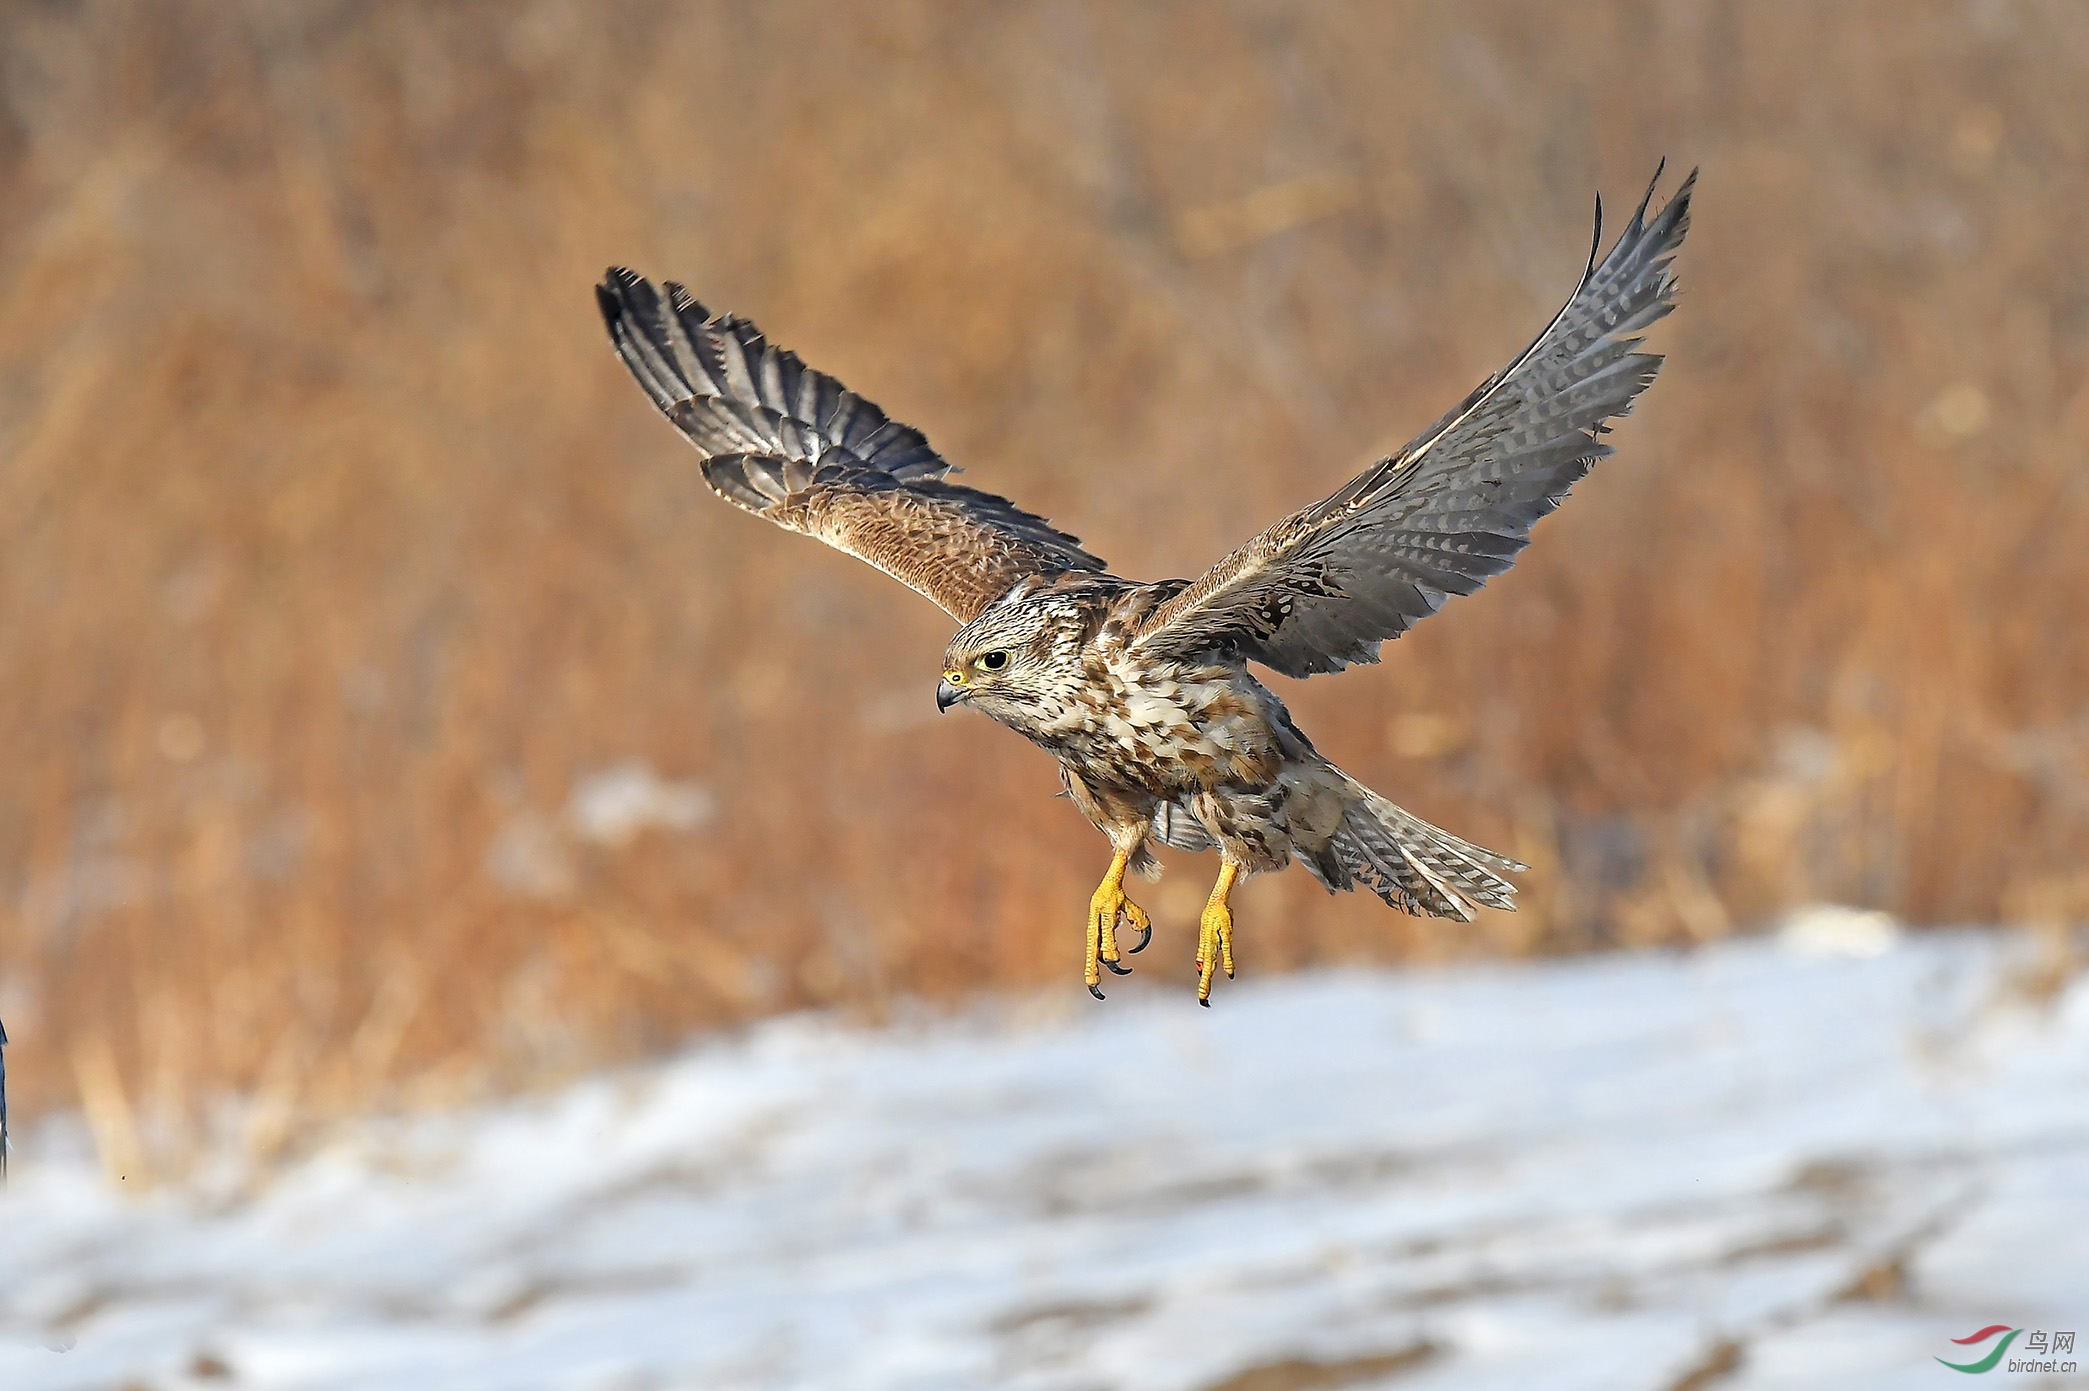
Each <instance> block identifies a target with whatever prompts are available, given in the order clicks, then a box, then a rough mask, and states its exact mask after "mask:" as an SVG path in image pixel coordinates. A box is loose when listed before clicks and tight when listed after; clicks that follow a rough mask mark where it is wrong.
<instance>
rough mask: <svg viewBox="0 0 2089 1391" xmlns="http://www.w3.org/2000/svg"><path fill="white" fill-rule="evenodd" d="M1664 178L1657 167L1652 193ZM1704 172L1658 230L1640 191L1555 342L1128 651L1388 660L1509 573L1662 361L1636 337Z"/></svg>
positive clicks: (1318, 665)
mask: <svg viewBox="0 0 2089 1391" xmlns="http://www.w3.org/2000/svg"><path fill="white" fill-rule="evenodd" d="M1660 179H1661V174H1660V171H1659V170H1657V171H1655V174H1654V184H1658V183H1659V182H1660ZM1696 181H1697V174H1696V172H1695V171H1694V170H1693V171H1692V172H1691V174H1690V176H1689V177H1688V178H1687V179H1685V180H1684V181H1683V183H1682V186H1681V187H1680V188H1678V189H1677V191H1676V194H1675V196H1674V197H1673V198H1672V199H1670V200H1669V202H1668V205H1667V206H1666V207H1664V208H1663V209H1661V211H1660V212H1659V213H1657V214H1655V216H1654V217H1653V218H1652V220H1651V221H1649V220H1648V217H1647V209H1648V207H1649V206H1650V204H1651V203H1652V201H1653V196H1654V184H1650V185H1649V186H1648V188H1647V193H1646V197H1645V198H1643V199H1642V200H1641V201H1640V204H1639V208H1638V210H1637V211H1636V212H1635V213H1634V214H1633V215H1632V221H1631V223H1630V224H1629V225H1628V226H1627V227H1626V229H1625V231H1624V233H1623V235H1622V236H1620V237H1619V238H1618V241H1617V244H1616V245H1615V246H1614V247H1612V248H1611V251H1610V254H1609V255H1608V256H1606V257H1604V258H1603V259H1602V261H1601V262H1600V263H1598V261H1597V259H1596V251H1597V249H1599V248H1600V247H1601V244H1602V226H1603V211H1602V204H1601V202H1600V200H1599V201H1598V203H1597V207H1596V237H1595V242H1594V245H1592V247H1591V248H1590V253H1589V265H1588V269H1587V270H1586V271H1585V272H1584V273H1583V276H1582V280H1581V284H1580V285H1579V286H1578V287H1576V289H1575V292H1574V294H1573V295H1572V296H1571V297H1570V298H1569V299H1568V301H1567V303H1566V305H1565V306H1564V307H1563V308H1562V309H1561V310H1560V312H1559V313H1558V315H1556V316H1555V317H1554V318H1553V320H1552V322H1551V323H1550V324H1548V325H1547V326H1546V328H1545V331H1544V332H1543V333H1541V334H1539V335H1538V337H1537V338H1536V339H1534V340H1533V341H1532V342H1531V345H1530V346H1529V347H1528V348H1526V349H1524V350H1523V352H1521V353H1519V354H1518V355H1517V356H1516V357H1515V358H1514V359H1513V360H1512V361H1511V362H1510V363H1509V364H1508V366H1506V367H1504V368H1503V369H1502V370H1501V371H1499V372H1497V373H1495V374H1494V375H1493V376H1491V377H1489V378H1488V379H1487V380H1486V381H1485V382H1483V383H1481V384H1480V386H1479V387H1478V389H1476V390H1475V391H1474V392H1473V393H1472V394H1471V395H1470V396H1468V397H1466V398H1465V400H1464V401H1462V402H1460V403H1459V404H1458V406H1457V407H1456V408H1454V409H1453V410H1452V411H1451V412H1450V413H1449V414H1447V415H1445V416H1444V417H1443V418H1442V419H1441V420H1439V421H1437V422H1436V424H1434V425H1432V426H1431V427H1430V428H1429V429H1427V430H1425V431H1423V432H1422V433H1421V434H1420V435H1419V436H1417V437H1416V438H1415V439H1414V441H1413V442H1412V443H1410V444H1409V445H1408V446H1407V447H1406V448H1404V449H1402V450H1400V451H1399V452H1398V453H1396V454H1393V455H1391V456H1390V457H1388V458H1386V459H1383V460H1381V461H1380V462H1378V463H1377V464H1374V465H1373V466H1372V467H1371V468H1369V469H1366V470H1365V471H1364V472H1363V473H1361V474H1359V475H1358V476H1357V477H1356V478H1354V479H1352V480H1350V482H1349V483H1347V484H1345V485H1344V486H1343V487H1342V488H1341V489H1339V490H1338V491H1336V492H1335V493H1334V494H1333V495H1332V496H1330V497H1328V498H1326V499H1323V500H1322V501H1320V502H1318V503H1315V504H1314V505H1312V506H1311V507H1307V508H1305V509H1303V510H1301V511H1298V512H1294V513H1292V514H1291V515H1290V516H1288V517H1285V518H1283V519H1282V520H1280V521H1278V522H1277V523H1275V524H1274V525H1273V526H1271V527H1269V528H1268V529H1267V530H1266V531H1264V532H1263V533H1262V534H1261V535H1259V536H1257V537H1255V538H1254V539H1253V540H1251V541H1249V542H1248V543H1247V544H1245V545H1243V546H1241V547H1240V548H1239V549H1237V550H1235V551H1234V552H1233V553H1232V554H1230V555H1228V556H1226V557H1225V558H1224V559H1223V560H1221V561H1219V563H1218V564H1216V565H1214V566H1213V567H1212V568H1211V569H1210V570H1209V571H1207V572H1206V573H1205V574H1204V575H1203V576H1202V577H1200V578H1199V579H1198V580H1196V581H1195V582H1194V583H1192V584H1190V585H1189V586H1187V587H1186V588H1185V589H1183V590H1182V591H1181V592H1180V593H1178V594H1176V595H1175V596H1174V597H1173V598H1171V599H1170V600H1168V601H1167V602H1166V603H1164V604H1161V605H1160V606H1158V607H1157V608H1156V609H1155V610H1154V612H1153V613H1152V614H1151V615H1150V616H1149V617H1148V618H1147V620H1146V622H1145V623H1144V624H1143V625H1142V626H1141V628H1140V630H1139V632H1138V634H1137V636H1136V637H1135V639H1134V643H1135V645H1136V646H1137V647H1139V648H1142V649H1144V650H1148V651H1152V652H1155V653H1168V654H1178V655H1185V656H1187V655H1192V654H1196V653H1203V652H1212V651H1230V652H1234V653H1237V654H1239V655H1241V656H1243V657H1246V658H1248V659H1250V660H1253V661H1258V662H1261V663H1263V664H1265V665H1267V666H1269V667H1272V668H1274V669H1275V670H1277V671H1280V672H1282V673H1284V674H1285V675H1287V676H1310V675H1312V674H1314V673H1316V672H1323V671H1340V670H1341V669H1342V668H1343V667H1345V666H1348V665H1350V664H1351V663H1355V662H1374V661H1377V660H1378V647H1379V644H1380V643H1381V642H1383V641H1385V640H1386V639H1388V638H1396V637H1398V636H1399V635H1400V634H1401V633H1404V632H1406V631H1407V630H1408V629H1409V628H1411V627H1413V626H1414V625H1415V624H1416V623H1418V622H1420V621H1421V620H1422V619H1424V618H1427V617H1428V616H1429V615H1430V614H1432V613H1434V612H1436V610H1437V609H1438V608H1440V607H1441V606H1442V604H1443V601H1444V599H1445V598H1446V597H1447V596H1449V595H1452V594H1470V593H1472V592H1473V591H1474V590H1477V589H1478V588H1479V587H1480V586H1481V585H1483V584H1485V583H1486V582H1487V580H1488V579H1490V578H1492V577H1493V576H1495V575H1498V574H1500V573H1501V572H1502V571H1504V570H1506V569H1508V568H1509V567H1510V565H1511V564H1513V563H1514V562H1515V559H1516V555H1517V553H1518V552H1520V551H1521V550H1522V549H1523V547H1524V545H1525V544H1526V543H1527V542H1528V541H1529V539H1530V530H1531V527H1532V526H1533V525H1534V524H1536V522H1537V521H1538V519H1539V518H1540V517H1543V516H1545V515H1546V514H1547V513H1549V512H1551V511H1552V510H1553V509H1554V508H1556V507H1558V506H1559V504H1560V502H1561V500H1562V499H1564V498H1565V497H1566V495H1567V491H1568V489H1570V488H1571V487H1572V486H1573V485H1574V484H1575V482H1577V481H1578V480H1579V479H1580V478H1581V477H1582V476H1583V475H1584V474H1586V473H1587V472H1588V471H1589V469H1590V468H1592V467H1593V466H1594V465H1595V463H1596V461H1597V460H1598V459H1601V458H1604V457H1606V456H1607V455H1608V454H1609V453H1610V452H1611V451H1610V447H1609V446H1608V445H1606V444H1604V443H1602V441H1601V438H1600V436H1601V435H1602V434H1603V432H1604V428H1605V423H1606V422H1607V421H1609V420H1611V419H1613V418H1615V417H1617V416H1621V415H1624V414H1626V413H1628V412H1629V411H1630V410H1631V408H1632V401H1633V398H1634V397H1636V396H1638V395H1639V393H1640V392H1642V391H1644V390H1645V389H1646V387H1647V385H1648V383H1650V382H1652V381H1653V379H1654V374H1655V372H1656V370H1657V369H1658V368H1659V367H1660V365H1661V359H1660V358H1659V357H1658V356H1656V355H1654V354H1652V353H1642V352H1638V351H1636V349H1637V348H1638V346H1639V343H1640V340H1639V339H1638V338H1637V337H1635V336H1634V335H1636V334H1637V333H1638V332H1639V331H1640V330H1642V329H1644V328H1646V327H1647V326H1648V325H1650V324H1652V323H1654V322H1655V321H1657V320H1659V319H1660V318H1662V317H1663V316H1664V315H1666V314H1667V313H1668V312H1669V310H1670V309H1671V308H1672V307H1673V304H1674V295H1675V280H1674V278H1673V277H1672V276H1671V275H1670V273H1669V267H1670V263H1671V261H1672V260H1673V258H1674V256H1675V253H1676V249H1677V248H1678V247H1679V246H1680V245H1681V244H1682V240H1683V234H1684V233H1685V232H1686V231H1687V230H1688V229H1689V224H1690V196H1691V193H1692V190H1693V189H1694V187H1695V185H1696Z"/></svg>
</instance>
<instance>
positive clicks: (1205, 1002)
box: [1197, 995, 1211, 1009]
mask: <svg viewBox="0 0 2089 1391" xmlns="http://www.w3.org/2000/svg"><path fill="white" fill-rule="evenodd" d="M1197 1003H1198V1004H1200V1005H1202V1006H1204V1008H1206V1009H1210V1008H1211V1001H1210V1000H1207V999H1206V998H1204V997H1203V996H1202V995H1199V996H1198V997H1197Z"/></svg>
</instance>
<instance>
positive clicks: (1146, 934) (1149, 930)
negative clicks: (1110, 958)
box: [1125, 923, 1153, 956]
mask: <svg viewBox="0 0 2089 1391" xmlns="http://www.w3.org/2000/svg"><path fill="white" fill-rule="evenodd" d="M1152 940H1153V924H1152V923H1148V924H1146V926H1144V927H1142V928H1140V929H1139V945H1138V946H1136V947H1132V948H1131V949H1129V950H1128V951H1126V952H1125V955H1126V956H1137V955H1138V954H1139V953H1140V952H1142V951H1145V950H1146V944H1147V943H1148V942H1151V941H1152Z"/></svg>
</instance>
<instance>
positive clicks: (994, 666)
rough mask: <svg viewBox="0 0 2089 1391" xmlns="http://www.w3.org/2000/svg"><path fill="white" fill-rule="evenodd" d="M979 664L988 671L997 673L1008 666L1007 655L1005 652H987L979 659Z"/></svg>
mask: <svg viewBox="0 0 2089 1391" xmlns="http://www.w3.org/2000/svg"><path fill="white" fill-rule="evenodd" d="M979 664H980V665H981V666H982V667H984V668H986V669H987V670H988V671H999V670H1000V669H1001V668H1003V667H1005V666H1007V665H1008V654H1007V653H1006V652H989V653H987V654H986V655H985V656H984V657H981V658H980V659H979Z"/></svg>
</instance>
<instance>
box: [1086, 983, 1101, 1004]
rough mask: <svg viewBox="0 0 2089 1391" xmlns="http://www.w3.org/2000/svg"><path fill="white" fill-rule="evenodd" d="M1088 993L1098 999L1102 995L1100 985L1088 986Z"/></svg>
mask: <svg viewBox="0 0 2089 1391" xmlns="http://www.w3.org/2000/svg"><path fill="white" fill-rule="evenodd" d="M1088 993H1089V994H1091V995H1093V996H1094V997H1095V998H1096V999H1098V1000H1100V999H1101V998H1102V997H1103V992H1102V987H1101V986H1099V985H1091V986H1089V987H1088Z"/></svg>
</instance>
